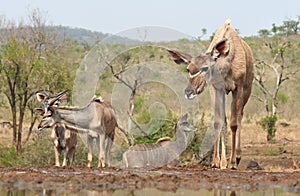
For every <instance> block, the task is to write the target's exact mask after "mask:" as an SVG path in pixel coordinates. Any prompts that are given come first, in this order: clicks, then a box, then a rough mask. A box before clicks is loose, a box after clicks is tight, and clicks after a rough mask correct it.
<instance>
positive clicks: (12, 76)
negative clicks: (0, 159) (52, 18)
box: [0, 10, 70, 155]
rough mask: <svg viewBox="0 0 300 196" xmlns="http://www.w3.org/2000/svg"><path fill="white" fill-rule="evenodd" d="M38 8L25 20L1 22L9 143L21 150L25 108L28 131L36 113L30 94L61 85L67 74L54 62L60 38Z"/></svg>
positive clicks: (0, 53)
mask: <svg viewBox="0 0 300 196" xmlns="http://www.w3.org/2000/svg"><path fill="white" fill-rule="evenodd" d="M45 24H46V21H45V19H44V18H43V17H42V16H41V13H40V12H39V10H33V11H32V14H30V15H29V22H28V24H27V23H25V22H24V21H21V22H19V23H18V24H17V25H16V24H15V23H14V22H13V21H8V22H6V21H5V20H3V21H2V23H1V25H2V26H1V28H2V30H1V35H0V36H1V37H0V42H1V45H0V70H1V72H0V75H1V76H0V85H1V86H0V88H1V92H2V93H3V94H4V96H5V97H6V98H7V100H8V102H9V106H10V109H11V113H12V127H13V145H14V146H16V149H17V153H18V155H20V154H21V152H22V130H23V122H24V118H25V115H26V111H27V110H28V109H30V111H31V126H30V129H31V130H29V133H31V131H32V128H33V125H34V122H35V120H36V116H35V115H34V114H33V107H34V106H35V107H36V105H34V104H32V101H33V99H32V98H33V96H34V95H35V93H36V92H38V91H39V90H41V89H43V88H46V89H55V88H61V87H65V84H66V81H67V80H68V79H69V78H70V77H69V74H68V72H67V73H65V70H63V63H62V64H58V62H59V61H61V60H59V59H60V58H59V55H58V54H59V50H60V45H59V44H58V43H59V42H61V41H62V40H59V39H60V38H61V37H59V36H58V35H57V34H56V33H55V32H53V31H52V30H51V28H49V27H47V26H46V25H45Z"/></svg>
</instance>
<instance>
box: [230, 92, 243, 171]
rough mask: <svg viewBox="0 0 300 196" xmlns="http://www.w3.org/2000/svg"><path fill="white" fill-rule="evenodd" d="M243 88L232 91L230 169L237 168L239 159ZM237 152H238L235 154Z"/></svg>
mask: <svg viewBox="0 0 300 196" xmlns="http://www.w3.org/2000/svg"><path fill="white" fill-rule="evenodd" d="M242 94H243V90H242V89H241V88H238V89H237V90H236V91H234V92H232V103H231V121H230V129H231V133H232V136H231V156H230V167H231V169H237V166H238V163H239V162H240V160H241V147H240V145H241V144H240V131H241V130H240V128H241V120H242V110H243V105H244V104H243V100H242ZM237 153H238V154H237Z"/></svg>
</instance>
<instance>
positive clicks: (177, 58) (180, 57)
mask: <svg viewBox="0 0 300 196" xmlns="http://www.w3.org/2000/svg"><path fill="white" fill-rule="evenodd" d="M167 50H168V52H169V53H170V54H171V55H172V57H173V59H174V62H175V63H177V64H182V63H184V64H189V63H190V62H191V59H192V56H191V55H189V54H187V53H184V52H179V51H176V50H170V49H167Z"/></svg>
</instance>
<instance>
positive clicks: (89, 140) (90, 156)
mask: <svg viewBox="0 0 300 196" xmlns="http://www.w3.org/2000/svg"><path fill="white" fill-rule="evenodd" d="M87 145H88V156H87V167H91V165H92V160H93V138H92V137H91V136H89V135H88V136H87Z"/></svg>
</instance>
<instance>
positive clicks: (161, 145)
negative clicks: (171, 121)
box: [123, 114, 196, 168]
mask: <svg viewBox="0 0 300 196" xmlns="http://www.w3.org/2000/svg"><path fill="white" fill-rule="evenodd" d="M175 130H176V140H175V141H169V140H170V139H168V140H166V139H164V138H163V139H159V140H158V142H157V143H156V144H137V145H134V146H131V147H130V148H129V149H128V150H127V151H126V152H125V153H124V154H123V164H124V167H125V168H139V167H160V166H164V165H176V164H177V163H178V161H179V157H180V155H181V153H182V152H183V151H185V149H186V148H187V146H188V141H187V137H186V135H185V132H190V131H195V130H196V128H195V127H194V126H192V125H190V124H189V123H188V122H187V114H185V115H184V116H182V117H181V118H180V119H179V120H178V122H177V124H176V128H175Z"/></svg>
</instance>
